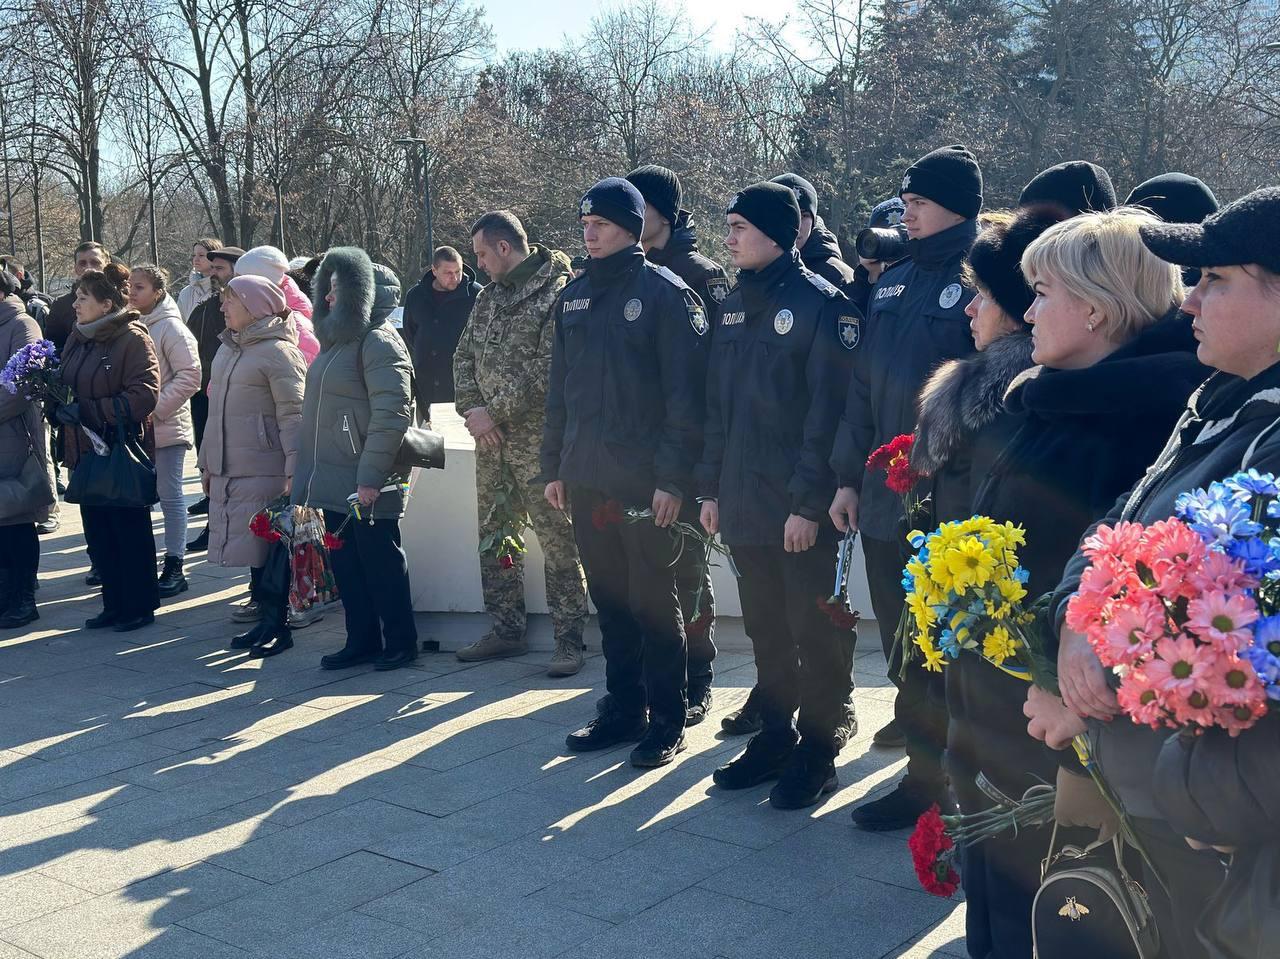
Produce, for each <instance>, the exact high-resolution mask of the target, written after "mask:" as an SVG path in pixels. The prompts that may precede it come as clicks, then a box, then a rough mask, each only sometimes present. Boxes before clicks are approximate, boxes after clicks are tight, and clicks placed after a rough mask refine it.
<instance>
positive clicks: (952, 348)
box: [831, 220, 978, 541]
mask: <svg viewBox="0 0 1280 959" xmlns="http://www.w3.org/2000/svg"><path fill="white" fill-rule="evenodd" d="M977 234H978V223H977V221H976V220H965V221H964V222H963V223H959V224H957V225H956V226H953V227H951V228H950V229H947V230H943V231H942V232H941V233H935V234H934V235H933V236H930V237H926V238H925V239H922V240H912V241H911V244H910V247H911V257H910V259H907V260H903V261H901V262H899V263H898V264H896V265H894V266H892V267H890V268H889V269H887V270H885V271H884V273H883V274H881V276H880V280H879V282H878V283H876V287H875V291H874V292H873V293H872V295H871V301H870V305H869V308H868V310H867V318H866V322H865V324H864V327H865V328H864V329H863V330H862V335H861V337H860V339H859V343H858V346H857V348H856V349H855V350H854V367H853V376H852V377H851V378H850V381H849V395H848V398H847V402H846V405H845V411H844V417H843V418H842V419H841V421H840V427H839V430H838V431H837V434H836V441H835V449H834V450H833V452H832V454H831V466H832V468H833V469H834V470H835V471H836V475H837V476H838V477H839V481H840V485H841V486H852V487H854V488H855V489H859V490H860V491H861V501H860V505H859V508H858V526H859V529H860V530H861V532H862V534H863V535H864V536H869V537H871V538H873V539H878V540H882V541H888V540H892V539H895V538H896V536H897V535H898V521H899V519H900V518H901V515H902V502H901V500H900V498H899V497H898V495H897V494H896V493H892V492H890V491H889V490H888V489H886V488H885V485H884V477H883V475H881V474H877V475H875V476H868V477H866V479H865V481H864V479H863V473H864V472H865V469H866V462H867V457H868V456H869V455H870V454H871V453H872V452H873V451H874V450H875V449H876V448H877V447H878V446H881V445H882V444H884V443H887V442H888V441H889V440H891V439H893V438H894V437H895V436H897V435H899V434H901V433H910V432H911V431H912V430H913V429H914V428H915V425H916V399H917V397H918V396H919V395H920V388H921V387H922V386H923V385H924V382H925V380H926V379H927V378H928V376H929V374H930V373H931V372H932V371H933V369H934V368H935V367H936V366H938V364H940V363H942V362H943V361H944V360H950V359H955V358H957V357H961V356H967V355H968V354H970V353H972V352H973V337H972V336H971V335H970V333H969V318H968V317H967V316H965V314H964V308H965V307H966V306H967V305H968V303H969V300H971V299H972V298H973V291H972V290H967V289H965V288H964V286H962V285H961V283H960V267H961V265H962V264H963V262H964V258H965V256H966V255H967V254H968V252H969V247H971V246H972V245H973V241H974V238H975V237H976V236H977Z"/></svg>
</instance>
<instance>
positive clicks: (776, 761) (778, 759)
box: [711, 733, 795, 789]
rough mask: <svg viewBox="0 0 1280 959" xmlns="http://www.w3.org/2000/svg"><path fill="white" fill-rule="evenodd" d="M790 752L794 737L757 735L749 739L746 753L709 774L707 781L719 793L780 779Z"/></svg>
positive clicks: (748, 787)
mask: <svg viewBox="0 0 1280 959" xmlns="http://www.w3.org/2000/svg"><path fill="white" fill-rule="evenodd" d="M794 751H795V738H794V736H792V737H790V738H782V737H780V736H778V735H777V734H772V733H759V734H758V735H755V736H753V737H751V742H749V743H747V750H746V752H744V753H743V754H742V755H741V756H739V757H738V758H737V759H735V760H733V761H732V762H730V763H729V764H728V765H726V766H721V767H720V768H719V769H717V770H716V771H715V772H713V773H712V774H711V779H712V781H713V782H714V783H715V784H716V785H717V786H719V787H720V788H721V789H750V788H751V787H752V786H759V785H760V784H761V783H765V782H768V781H769V780H771V779H777V778H778V777H779V776H781V775H782V770H783V769H785V768H786V765H787V761H788V760H789V759H790V758H791V754H792V752H794Z"/></svg>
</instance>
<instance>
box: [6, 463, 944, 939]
mask: <svg viewBox="0 0 1280 959" xmlns="http://www.w3.org/2000/svg"><path fill="white" fill-rule="evenodd" d="M190 479H194V477H190ZM189 489H190V491H191V493H192V497H191V498H192V499H194V494H195V490H194V488H193V487H189ZM156 523H157V529H159V514H158V513H157V514H156ZM195 532H196V529H193V530H192V534H193V535H194V533H195ZM42 544H43V558H42V572H41V589H40V592H39V594H38V596H39V602H40V611H41V619H40V620H39V622H38V623H35V624H33V627H34V628H28V629H26V630H23V631H10V632H7V633H0V959H10V957H31V956H39V957H45V959H114V957H122V956H128V957H156V959H185V957H193V959H195V957H199V959H224V957H225V959H232V957H236V959H246V957H259V956H261V957H265V956H271V957H295V956H296V957H304V956H305V957H310V959H343V957H352V959H357V957H358V959H366V957H367V959H394V957H405V959H434V957H449V959H470V957H476V959H481V957H484V959H542V957H548V959H549V957H553V956H563V957H573V959H588V957H591V959H597V957H599V959H603V957H611V959H623V957H625V959H632V957H634V959H640V957H650V956H652V957H668V956H681V957H689V959H788V957H806V959H825V957H830V959H863V957H866V959H881V957H883V959H889V957H910V959H924V957H929V956H932V957H964V956H965V949H964V938H963V925H964V923H963V905H960V904H957V903H954V902H947V901H943V900H940V899H936V898H933V897H930V896H928V895H925V894H924V893H923V892H921V891H920V889H919V886H918V885H917V883H916V881H915V878H914V876H913V874H912V871H911V864H910V856H909V854H908V852H907V848H906V834H905V833H894V834H878V835H869V834H865V833H859V832H857V831H855V830H854V829H853V828H852V826H851V825H850V824H849V820H848V810H849V808H850V806H851V804H852V803H854V802H855V801H856V800H858V799H861V798H862V797H863V796H865V795H867V794H868V793H872V792H875V791H878V790H884V789H886V788H888V786H889V785H890V784H891V783H892V782H893V781H894V780H895V779H896V777H897V776H898V774H899V773H900V771H901V767H902V764H903V761H902V756H901V752H900V751H885V750H878V749H874V748H871V746H870V737H871V734H872V732H874V730H875V729H877V728H878V727H879V726H880V725H881V724H882V723H883V722H885V721H887V719H888V718H889V716H890V714H891V703H892V689H891V687H890V686H889V684H888V682H887V681H886V679H885V677H884V662H883V659H882V658H881V657H880V654H879V651H878V646H879V644H878V642H877V640H876V638H875V633H874V628H869V629H866V630H865V631H864V636H863V638H862V641H861V644H860V645H861V646H862V650H863V651H860V652H859V655H858V657H857V681H858V684H859V691H858V694H857V707H858V714H859V719H860V721H861V732H860V734H859V736H858V737H857V738H856V739H855V740H854V741H853V742H852V743H850V744H849V746H848V747H847V748H846V749H845V751H844V753H843V754H842V756H841V757H840V779H841V783H842V784H843V788H842V789H841V790H840V791H839V792H837V793H835V794H834V795H832V796H831V797H829V798H828V800H827V801H826V802H824V803H822V804H821V805H820V806H818V807H816V808H815V809H813V810H809V811H804V812H790V813H780V812H775V811H774V810H772V809H771V808H769V806H768V803H767V800H766V797H767V794H768V787H767V786H766V787H761V788H759V789H755V790H750V791H747V792H745V793H737V794H726V793H722V792H719V791H718V790H716V789H715V788H714V787H713V786H712V783H711V778H710V777H711V771H712V770H713V769H714V768H715V767H716V766H717V765H718V764H721V763H723V762H724V761H726V760H727V759H728V758H730V757H731V756H732V755H733V754H734V752H735V750H738V749H740V748H741V747H742V745H744V742H743V740H740V739H730V738H726V737H725V736H724V735H723V734H722V733H721V732H720V728H719V727H720V723H719V720H720V717H721V716H722V715H724V714H725V713H726V712H728V711H730V710H732V709H734V708H736V707H737V706H738V705H740V704H741V702H742V701H743V699H744V698H745V696H746V693H747V691H748V690H749V689H750V687H751V684H752V682H753V677H754V669H753V666H752V665H751V657H750V655H749V652H748V650H749V647H748V645H747V644H746V642H745V638H744V637H743V635H742V631H741V627H740V625H738V624H735V623H726V624H723V625H722V627H721V630H720V637H721V639H722V644H723V646H724V651H723V652H722V656H721V659H720V660H719V662H718V664H717V668H718V676H717V686H716V692H715V709H714V713H713V716H712V718H711V719H710V720H709V721H708V722H706V723H704V724H703V725H701V726H699V727H697V728H696V729H693V730H690V736H689V745H690V748H689V750H688V751H687V752H686V753H684V754H683V755H682V756H681V757H680V758H679V760H678V761H677V762H676V763H674V764H673V765H671V766H668V767H666V768H664V769H659V770H649V771H640V770H636V769H633V768H631V766H630V765H629V764H628V763H627V751H626V749H622V748H620V749H616V750H612V751H609V752H607V753H603V754H590V755H576V756H575V755H570V754H569V753H567V752H566V751H565V749H564V736H565V733H566V732H567V731H569V730H570V729H572V728H575V727H576V726H578V725H581V724H582V723H584V722H586V721H587V720H589V719H590V718H591V716H592V715H594V709H595V701H596V699H597V698H598V696H600V695H601V694H602V693H603V685H604V663H603V660H602V659H601V657H600V656H599V654H598V650H599V636H598V634H596V633H594V630H593V632H592V633H591V634H589V636H588V642H589V645H590V648H591V650H592V651H593V652H594V653H595V655H593V656H592V657H591V658H590V659H589V660H588V662H587V665H586V667H585V668H584V669H583V671H582V672H581V673H580V674H579V675H578V676H575V677H572V678H569V679H548V678H547V677H546V676H545V675H544V674H543V668H542V667H543V664H544V662H545V661H546V659H547V655H548V654H547V652H546V651H545V649H536V650H535V651H534V652H532V653H530V654H529V655H527V656H524V657H521V658H518V659H512V660H506V661H503V662H497V663H486V664H480V665H472V666H466V665H464V664H461V663H459V662H457V661H456V659H455V658H454V656H453V655H452V652H451V650H454V649H457V648H458V647H460V646H462V645H465V644H466V643H468V642H470V641H471V640H473V639H474V638H476V637H477V636H478V635H479V634H480V632H481V631H482V630H483V629H484V625H485V624H484V623H483V621H482V620H481V619H480V618H479V617H462V616H444V615H442V616H433V615H421V616H420V617H419V626H420V629H421V632H422V635H423V636H424V637H430V638H434V639H437V640H438V641H439V642H440V644H441V647H442V648H443V650H444V651H443V652H441V653H438V654H424V655H423V656H422V658H421V659H420V660H419V661H418V663H417V665H416V667H414V668H410V669H403V670H399V671H395V672H390V673H375V672H372V671H370V670H369V669H368V668H360V669H352V670H347V671H344V672H323V671H321V670H320V669H319V666H318V661H319V658H320V656H321V655H322V654H324V653H326V652H330V651H332V650H334V649H337V648H338V647H339V646H341V644H342V641H343V631H342V627H341V611H340V610H335V611H332V612H330V613H329V614H328V615H326V617H325V618H324V619H323V620H322V621H321V622H319V623H317V624H316V625H314V626H312V627H310V628H308V629H306V630H304V631H299V632H298V633H297V634H296V637H295V638H296V642H297V645H296V647H295V648H294V649H293V650H292V651H290V652H288V653H286V654H284V655H282V656H279V657H277V658H274V659H271V660H267V661H253V660H249V659H247V658H246V657H245V656H244V655H242V654H238V653H235V652H232V651H230V650H228V649H227V642H228V640H229V639H230V638H231V635H232V634H233V631H234V629H235V627H233V625H232V624H231V623H230V622H229V620H228V618H227V617H228V605H229V603H231V602H233V601H238V600H239V599H240V598H241V597H242V596H243V595H244V592H245V588H246V577H245V576H244V575H243V571H242V570H224V569H219V568H216V567H211V566H209V565H208V564H207V563H205V562H204V561H203V555H197V556H195V557H193V560H192V562H191V563H190V565H189V568H188V577H189V579H190V581H191V587H192V588H191V590H190V591H189V592H187V593H185V594H183V595H181V596H180V597H178V599H177V601H175V602H170V603H168V604H167V605H166V606H165V607H164V609H163V611H162V614H161V615H160V616H159V617H158V619H157V622H156V624H155V625H154V626H152V627H149V628H147V629H144V630H140V631H138V632H136V633H131V634H128V635H125V636H121V635H117V634H115V633H111V632H109V631H108V632H106V633H103V632H85V631H83V630H81V629H80V624H81V622H82V621H83V620H84V619H85V618H87V617H88V616H91V615H93V614H94V613H96V612H97V610H98V605H97V600H96V597H95V595H94V590H92V589H90V588H88V587H86V586H85V585H84V573H85V572H86V567H87V559H86V556H85V552H84V547H83V539H82V536H81V533H80V527H79V517H78V512H77V510H76V509H75V508H74V507H64V511H63V525H62V528H61V529H60V530H59V531H58V532H57V533H55V534H53V535H51V536H47V537H44V538H43V540H42ZM534 630H535V639H539V640H544V639H545V638H546V635H547V633H548V632H549V629H548V627H547V624H546V623H545V622H537V623H536V624H535V627H534ZM535 645H537V646H542V645H546V644H545V643H542V642H537V643H535Z"/></svg>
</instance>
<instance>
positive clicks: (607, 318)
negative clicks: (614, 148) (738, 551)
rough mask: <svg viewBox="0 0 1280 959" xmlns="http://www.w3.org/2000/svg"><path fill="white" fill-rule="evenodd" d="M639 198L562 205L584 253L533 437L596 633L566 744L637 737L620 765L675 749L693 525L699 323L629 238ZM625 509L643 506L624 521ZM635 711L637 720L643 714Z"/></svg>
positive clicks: (562, 315) (640, 226)
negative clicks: (684, 551)
mask: <svg viewBox="0 0 1280 959" xmlns="http://www.w3.org/2000/svg"><path fill="white" fill-rule="evenodd" d="M644 209H645V204H644V198H643V197H642V196H641V195H640V192H639V191H638V190H637V189H636V188H635V187H634V186H632V184H630V183H629V182H627V181H626V180H624V179H622V178H620V177H609V178H607V179H604V180H601V181H600V182H599V183H597V184H596V185H595V186H593V187H592V188H591V189H590V190H589V191H587V193H586V195H585V196H584V197H583V198H582V201H581V202H580V204H579V206H578V218H579V220H581V222H582V237H583V241H584V243H585V245H586V248H587V253H588V255H589V257H590V258H589V259H588V261H587V266H586V269H585V271H584V272H583V275H582V276H580V277H579V278H577V279H575V280H574V281H573V282H571V283H570V284H569V285H568V286H566V287H565V289H564V292H563V293H562V294H561V296H560V301H559V303H558V304H556V307H555V312H554V317H555V344H554V349H553V353H552V359H551V380H550V385H549V387H548V391H547V421H546V428H545V431H544V434H543V440H542V457H541V462H542V477H543V479H544V480H546V491H545V495H546V497H547V501H548V502H549V503H551V505H552V506H554V507H555V508H556V509H568V510H570V515H571V516H572V518H573V529H574V536H575V538H576V539H577V541H578V551H579V553H580V554H581V556H582V564H583V567H584V568H585V570H586V574H587V588H588V589H589V590H590V593H591V598H592V600H593V601H594V602H595V605H596V610H597V613H598V620H599V624H600V633H601V636H602V637H603V645H604V654H605V679H606V685H607V687H608V691H609V703H608V707H607V708H606V709H604V710H603V711H602V712H601V713H600V715H599V716H597V718H596V719H594V720H593V721H592V722H591V723H589V724H588V725H587V726H585V727H584V728H582V729H580V730H578V731H576V732H574V733H571V734H570V736H569V738H568V740H567V745H568V747H569V748H570V749H573V750H577V751H587V750H595V749H607V748H609V747H612V746H615V745H617V744H618V743H624V742H637V741H638V742H639V745H637V746H636V748H635V749H634V750H633V751H632V753H631V762H632V764H633V765H636V766H641V767H646V766H662V765H666V764H667V763H669V762H671V761H672V760H673V759H674V758H675V757H676V754H677V753H679V752H681V751H682V750H683V749H684V748H685V744H684V726H685V720H686V711H687V701H686V675H685V670H686V646H685V634H684V625H683V622H682V618H681V608H680V602H679V599H678V597H677V587H676V579H675V572H674V570H673V568H672V563H673V561H674V560H675V559H676V556H677V546H676V539H675V537H674V536H673V534H672V531H671V530H670V529H669V527H670V526H671V524H672V523H674V522H676V521H677V520H680V519H682V518H683V519H684V520H685V521H686V522H687V521H696V514H695V507H694V498H693V488H692V482H693V480H692V473H693V467H694V462H695V459H696V457H697V455H698V451H699V450H700V448H701V445H702V411H703V390H704V386H705V377H706V339H707V327H708V324H707V317H706V313H705V312H704V311H703V307H702V303H701V301H700V300H699V299H698V297H697V295H696V294H695V293H693V291H691V290H690V289H689V288H688V287H687V286H686V285H685V283H684V281H683V280H681V279H680V278H679V277H677V276H676V275H675V274H674V273H672V272H671V271H669V270H666V269H664V268H662V267H657V266H654V265H653V264H651V263H648V262H647V261H646V260H645V258H644V250H643V249H642V248H641V246H640V242H639V241H640V235H641V233H642V232H643V230H644ZM627 508H636V509H640V510H651V511H652V516H651V517H646V518H643V519H640V520H639V521H635V522H633V521H631V520H630V519H629V518H628V517H627V516H625V515H624V512H623V511H624V510H625V509H627ZM646 709H647V711H648V718H646Z"/></svg>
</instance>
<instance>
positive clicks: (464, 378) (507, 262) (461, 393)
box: [453, 211, 587, 676]
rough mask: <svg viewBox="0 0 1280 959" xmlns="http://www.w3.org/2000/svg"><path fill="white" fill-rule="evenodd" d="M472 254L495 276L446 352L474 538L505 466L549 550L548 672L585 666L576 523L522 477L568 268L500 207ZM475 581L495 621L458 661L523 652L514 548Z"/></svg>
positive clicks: (536, 442)
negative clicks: (473, 505) (469, 477)
mask: <svg viewBox="0 0 1280 959" xmlns="http://www.w3.org/2000/svg"><path fill="white" fill-rule="evenodd" d="M471 242H472V247H473V249H474V250H475V253H476V258H477V263H478V265H479V266H480V268H481V269H482V270H484V271H485V272H486V273H488V274H489V276H490V277H492V278H493V282H491V283H490V284H489V285H488V286H486V287H485V288H484V289H483V290H482V291H481V292H480V295H479V297H478V298H477V299H476V304H475V307H474V309H473V310H472V312H471V318H470V320H468V322H467V326H466V329H465V330H463V333H462V338H461V339H460V340H459V341H458V348H457V352H456V353H455V354H454V358H453V375H454V383H455V405H456V406H457V410H458V413H459V414H461V415H462V416H463V417H464V418H465V419H466V421H467V429H468V430H469V431H470V432H471V435H472V436H473V437H474V438H475V441H476V499H477V501H478V504H479V514H480V539H481V541H483V540H484V538H485V537H486V536H488V535H489V534H490V533H492V532H493V528H494V526H495V525H496V524H495V523H494V522H493V521H491V519H490V513H491V512H492V510H493V503H494V495H495V493H496V492H497V491H498V490H499V489H501V488H502V487H503V480H502V465H503V464H504V463H505V464H506V466H507V467H509V468H510V471H511V474H512V478H513V479H514V483H511V482H510V480H508V485H509V486H513V487H514V490H515V491H516V492H517V493H518V494H519V495H520V496H521V498H522V500H523V505H524V507H525V508H526V509H527V510H528V513H529V518H530V520H531V521H532V523H533V530H534V532H535V533H536V534H537V536H538V542H539V544H541V546H542V552H543V555H544V557H545V558H546V581H547V605H548V606H549V607H550V608H551V622H552V626H553V627H554V630H555V640H556V650H555V653H554V655H553V656H552V659H551V663H550V666H549V667H548V670H547V672H548V674H549V675H551V676H572V675H573V674H574V673H576V672H577V671H578V670H580V669H581V668H582V650H583V642H582V631H583V628H584V627H585V626H586V622H587V595H586V585H585V583H584V580H583V576H582V565H581V563H580V562H579V560H578V547H577V545H576V544H575V542H574V538H573V526H572V524H571V523H570V521H569V517H568V515H567V514H566V513H563V512H561V511H560V510H556V509H552V508H551V506H550V505H549V504H548V503H547V501H546V500H545V499H544V498H543V497H542V496H541V495H540V492H541V491H540V490H539V489H536V488H533V487H530V485H529V483H530V481H532V480H533V479H535V478H536V477H537V476H538V475H539V471H540V470H539V464H538V450H539V446H540V444H541V442H542V426H543V420H544V418H545V404H546V394H547V377H548V374H549V371H550V367H551V345H552V339H553V333H554V324H553V323H552V322H551V321H550V319H549V317H550V313H551V309H552V307H553V306H554V305H555V302H556V299H557V297H558V296H559V295H560V291H561V290H563V289H564V287H565V284H566V283H567V282H568V281H569V279H570V277H571V275H572V271H571V267H570V264H569V258H568V257H566V256H565V255H564V254H563V253H561V252H560V251H558V250H546V249H543V248H541V247H538V246H534V247H532V248H531V247H530V246H529V242H528V239H527V237H526V236H525V232H524V228H523V227H522V226H521V224H520V221H519V220H518V219H517V218H516V217H515V216H514V215H513V214H511V213H509V212H507V211H496V212H492V213H486V214H485V215H484V216H482V217H481V218H480V219H479V220H477V221H476V224H475V226H473V227H472V229H471ZM480 581H481V586H482V588H483V590H484V605H485V610H486V611H487V612H488V613H489V615H490V616H491V617H492V619H493V628H492V630H491V631H490V632H489V633H488V634H487V635H486V636H485V637H484V638H483V639H481V640H479V641H478V642H476V643H473V644H472V645H470V646H466V647H464V648H463V649H460V650H458V658H459V659H460V660H462V661H463V662H478V661H480V660H486V659H497V658H499V657H504V656H519V655H521V654H523V653H524V652H526V651H527V649H528V644H527V642H526V640H525V605H524V570H523V563H522V561H521V559H520V557H519V556H518V555H517V556H516V557H515V558H514V563H513V564H511V565H509V566H507V565H504V564H503V563H502V562H500V561H499V560H498V558H497V557H496V556H494V555H493V554H492V553H491V552H490V553H486V554H485V555H482V556H481V558H480Z"/></svg>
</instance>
